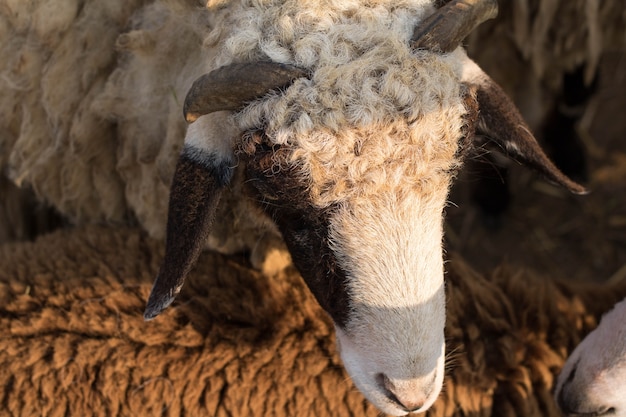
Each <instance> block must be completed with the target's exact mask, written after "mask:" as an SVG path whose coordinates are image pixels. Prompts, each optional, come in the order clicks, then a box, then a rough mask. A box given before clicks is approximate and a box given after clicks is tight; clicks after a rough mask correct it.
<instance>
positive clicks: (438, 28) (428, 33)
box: [411, 0, 498, 52]
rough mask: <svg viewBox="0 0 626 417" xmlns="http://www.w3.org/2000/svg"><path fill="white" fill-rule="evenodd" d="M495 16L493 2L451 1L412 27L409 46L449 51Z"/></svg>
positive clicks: (496, 11) (485, 0)
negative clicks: (413, 28)
mask: <svg viewBox="0 0 626 417" xmlns="http://www.w3.org/2000/svg"><path fill="white" fill-rule="evenodd" d="M497 14H498V2H497V1H496V0H452V1H450V2H448V3H447V4H445V5H443V6H442V7H441V8H440V9H438V10H437V11H436V12H435V13H433V14H432V15H430V16H428V17H427V18H426V19H424V20H423V21H422V22H420V24H419V25H417V26H416V27H415V30H414V31H413V37H412V38H411V47H413V48H414V49H428V50H432V51H437V52H452V51H453V50H455V49H456V48H457V47H458V46H459V45H460V44H461V42H462V41H463V39H465V37H466V36H467V35H469V34H470V33H471V32H472V31H473V30H474V29H475V28H476V27H477V26H478V25H480V24H481V23H483V22H484V21H486V20H488V19H493V18H494V17H496V15H497Z"/></svg>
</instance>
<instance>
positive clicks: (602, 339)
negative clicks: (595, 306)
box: [555, 299, 626, 417]
mask: <svg viewBox="0 0 626 417" xmlns="http://www.w3.org/2000/svg"><path fill="white" fill-rule="evenodd" d="M572 373H573V374H572ZM625 381H626V299H625V300H623V301H621V302H619V303H617V304H616V305H615V308H614V309H613V310H611V311H610V312H608V313H607V314H606V315H605V316H604V317H603V318H602V321H601V322H600V325H599V326H598V327H597V328H596V329H595V330H594V331H592V332H591V333H589V334H588V335H587V337H586V338H585V339H584V340H583V341H582V342H581V343H580V344H579V345H578V346H577V347H576V349H574V351H573V352H572V354H571V355H570V357H569V358H568V360H567V362H566V363H565V365H564V366H563V369H562V371H561V374H560V375H559V379H558V382H557V388H556V391H555V393H556V394H555V396H556V399H557V402H558V403H559V404H560V405H562V406H565V407H567V408H569V411H571V412H578V413H579V414H590V415H591V414H593V413H595V412H604V411H607V410H610V409H612V410H613V412H612V413H611V414H610V415H611V417H624V416H626V389H625V388H624V382H625Z"/></svg>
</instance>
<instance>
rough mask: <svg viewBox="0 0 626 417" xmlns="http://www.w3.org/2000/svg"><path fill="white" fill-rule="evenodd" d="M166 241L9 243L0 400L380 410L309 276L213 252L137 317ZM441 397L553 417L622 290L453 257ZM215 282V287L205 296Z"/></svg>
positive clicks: (102, 407)
mask: <svg viewBox="0 0 626 417" xmlns="http://www.w3.org/2000/svg"><path fill="white" fill-rule="evenodd" d="M163 252H164V245H163V243H162V241H161V240H160V239H154V238H150V237H148V236H147V235H146V233H145V232H143V231H141V230H139V229H137V228H134V229H133V228H110V227H102V226H90V227H84V228H78V229H73V230H70V229H64V230H58V231H56V232H53V233H51V234H48V235H44V236H41V237H39V238H38V239H37V240H36V241H35V242H19V243H13V244H6V245H3V246H1V247H0V264H1V265H2V266H3V267H2V268H1V269H0V333H1V334H2V337H1V338H0V364H1V366H2V369H3V372H0V386H1V387H2V389H1V390H0V401H1V404H2V406H3V409H4V410H5V413H7V414H8V415H41V416H55V415H68V414H70V415H107V416H117V415H120V416H122V415H165V416H173V417H174V416H182V415H194V416H221V415H231V416H234V417H236V416H250V415H252V416H266V417H268V416H292V415H299V416H318V417H323V416H331V415H341V416H344V415H345V416H379V415H380V413H379V412H378V410H376V409H375V408H374V407H373V405H371V404H370V403H369V402H368V401H366V400H365V399H364V397H363V396H362V394H361V393H360V392H359V391H357V390H356V389H355V388H354V386H353V384H352V383H351V381H350V380H349V379H348V376H347V374H346V372H345V370H344V369H343V367H342V366H341V360H340V358H339V356H338V354H337V352H336V342H335V336H334V330H333V323H332V321H331V320H330V319H329V317H328V316H327V315H326V314H325V313H324V312H323V310H322V309H321V307H320V306H319V304H318V303H317V302H316V300H315V298H314V296H313V295H312V294H311V292H310V291H309V290H308V288H307V286H306V285H305V283H304V282H303V281H302V279H301V277H300V275H299V274H298V273H297V271H296V270H295V269H294V268H293V267H290V268H287V269H286V270H283V271H281V272H279V273H277V275H274V276H267V275H264V274H262V273H260V272H259V271H258V270H256V269H254V268H252V267H251V266H250V265H249V263H248V261H247V259H245V257H242V256H240V255H238V256H232V255H231V256H227V255H222V254H219V253H216V252H211V251H207V252H204V253H203V254H202V255H201V257H200V260H199V262H198V267H197V269H196V270H194V271H193V272H192V273H191V274H190V276H189V278H188V280H187V284H186V286H185V288H184V290H183V292H182V294H181V296H180V297H179V300H178V302H176V303H175V304H174V305H173V306H172V307H171V308H170V309H169V310H168V311H166V312H165V313H164V314H163V315H162V317H160V319H159V320H158V321H152V322H149V323H144V322H143V320H142V319H141V311H142V310H143V308H144V300H145V298H146V296H147V295H148V293H149V291H150V285H151V281H152V277H153V275H154V274H155V273H156V272H157V270H158V268H159V264H160V262H161V260H162V257H163ZM447 271H448V272H447V274H448V275H447V279H448V283H447V285H446V293H447V295H446V296H447V300H448V301H447V304H448V306H449V310H448V322H447V326H446V339H447V341H448V343H447V345H446V347H447V350H448V352H447V356H448V357H449V358H450V359H451V360H450V363H449V365H448V366H447V372H446V377H445V383H444V390H443V392H442V394H441V395H440V397H439V398H438V399H437V401H436V402H435V403H434V405H433V407H431V409H430V410H429V411H428V412H427V414H426V415H427V416H429V417H444V416H445V417H452V416H457V417H461V416H468V415H475V416H478V415H480V416H499V417H509V416H510V417H513V416H526V417H529V416H537V417H539V416H541V417H546V416H547V417H551V416H554V417H557V416H558V415H559V413H558V409H557V405H556V403H555V401H554V400H553V397H552V390H553V388H554V385H555V381H556V375H557V373H558V372H559V370H560V369H561V367H562V365H563V363H564V361H565V358H566V357H567V355H568V353H571V352H572V350H573V349H574V347H575V346H576V345H577V344H578V343H579V342H580V340H581V339H582V338H583V336H584V335H585V334H587V333H588V332H589V331H590V330H592V329H593V328H594V327H595V325H596V323H597V321H598V320H599V318H600V316H601V315H602V313H603V312H605V311H606V310H608V309H609V308H610V306H611V305H612V303H613V302H614V301H615V300H617V299H619V298H621V297H623V296H624V295H626V285H624V283H621V284H614V285H610V286H609V285H598V284H588V285H587V284H585V285H583V284H573V283H571V282H563V281H558V280H556V279H549V278H548V277H545V276H541V275H538V274H536V273H533V272H532V271H529V270H522V269H519V268H512V267H506V266H502V267H499V268H498V269H496V270H494V271H493V272H492V273H490V274H489V275H488V276H484V275H480V274H478V273H476V272H475V271H473V270H472V269H471V268H470V267H469V266H468V265H467V264H466V263H465V262H464V261H463V260H462V259H461V258H459V257H457V256H455V255H451V259H450V262H448V263H447ZM209 288H210V289H209Z"/></svg>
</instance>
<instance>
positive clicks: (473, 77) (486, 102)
mask: <svg viewBox="0 0 626 417" xmlns="http://www.w3.org/2000/svg"><path fill="white" fill-rule="evenodd" d="M463 81H464V82H468V83H469V84H470V85H473V86H475V87H476V100H477V102H478V107H479V113H478V116H479V120H478V127H477V133H478V134H479V135H481V136H484V137H486V138H487V139H488V140H490V141H491V142H493V143H496V144H497V145H498V146H499V148H500V149H501V150H502V151H503V152H504V154H506V155H508V156H509V157H510V158H512V159H513V160H516V161H519V162H520V163H522V164H524V165H526V166H529V167H531V168H533V169H535V170H536V171H538V172H539V173H540V174H542V175H543V176H544V177H545V178H546V179H548V180H550V181H552V182H554V183H556V184H558V185H560V186H561V187H563V188H565V189H566V190H568V191H570V192H571V193H573V194H586V193H587V192H588V191H587V189H586V188H585V187H583V186H582V185H580V184H578V183H576V182H574V181H572V180H571V179H569V178H568V177H567V176H566V175H565V174H563V173H562V172H561V171H560V170H559V169H558V168H557V167H556V166H555V165H554V163H552V161H551V160H550V159H549V158H548V156H547V155H546V154H545V153H544V151H543V150H542V149H541V147H540V146H539V143H538V142H537V139H535V137H534V135H533V134H532V133H531V130H530V128H529V127H528V125H527V124H526V122H524V119H523V118H522V115H521V114H520V112H519V111H518V110H517V107H515V104H513V101H511V99H510V98H509V97H508V96H507V95H506V93H505V92H504V90H502V88H501V87H500V86H499V85H498V84H497V83H496V82H495V81H494V80H492V79H491V78H490V77H489V76H488V75H487V74H486V73H485V72H484V71H482V70H481V69H480V68H479V67H478V65H476V64H475V63H473V62H468V64H467V66H466V71H465V74H464V76H463Z"/></svg>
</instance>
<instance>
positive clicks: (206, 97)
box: [183, 62, 307, 123]
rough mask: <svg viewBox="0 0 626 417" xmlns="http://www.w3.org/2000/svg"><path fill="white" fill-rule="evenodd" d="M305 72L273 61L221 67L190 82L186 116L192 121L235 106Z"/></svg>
mask: <svg viewBox="0 0 626 417" xmlns="http://www.w3.org/2000/svg"><path fill="white" fill-rule="evenodd" d="M306 75H307V72H306V71H305V70H303V69H301V68H298V67H295V66H293V65H288V64H278V63H276V62H254V63H246V64H231V65H226V66H223V67H220V68H218V69H216V70H214V71H211V72H209V73H208V74H205V75H203V76H201V77H200V78H198V79H197V80H196V81H194V82H193V84H192V86H191V88H190V89H189V92H188V93H187V97H185V104H184V106H183V112H184V115H185V120H187V122H188V123H192V122H194V121H196V119H197V118H198V117H200V116H202V115H205V114H208V113H212V112H216V111H221V110H238V109H240V108H241V107H242V105H243V104H244V103H246V102H248V101H252V100H254V99H256V98H258V97H261V96H263V95H264V94H266V93H267V92H268V91H270V90H273V89H276V88H281V87H285V86H288V85H290V84H291V83H292V82H293V81H294V80H296V79H297V78H301V77H304V76H306Z"/></svg>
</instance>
